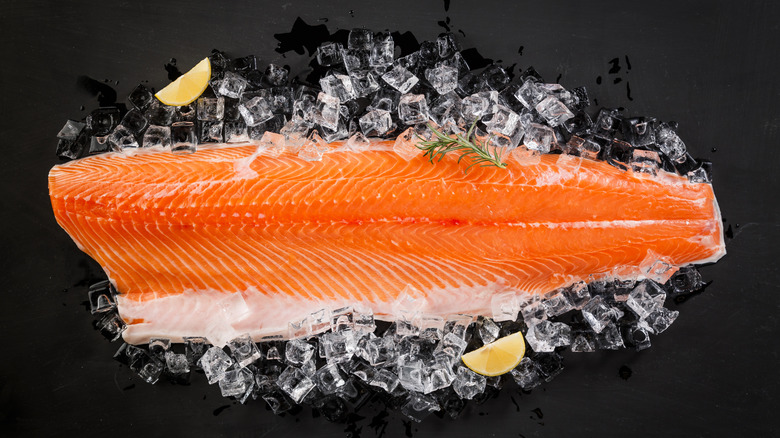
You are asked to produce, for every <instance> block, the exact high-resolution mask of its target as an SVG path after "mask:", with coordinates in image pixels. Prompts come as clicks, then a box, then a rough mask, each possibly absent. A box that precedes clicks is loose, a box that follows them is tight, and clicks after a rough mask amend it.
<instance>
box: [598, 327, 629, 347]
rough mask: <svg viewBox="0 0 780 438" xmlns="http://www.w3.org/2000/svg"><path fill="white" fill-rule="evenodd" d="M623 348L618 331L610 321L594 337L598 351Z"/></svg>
mask: <svg viewBox="0 0 780 438" xmlns="http://www.w3.org/2000/svg"><path fill="white" fill-rule="evenodd" d="M624 346H625V344H623V337H622V336H621V334H620V329H619V328H618V327H617V325H616V324H615V323H614V322H611V321H610V322H609V323H608V324H607V325H605V326H604V328H603V329H602V330H601V331H600V332H599V333H598V334H597V335H596V347H597V348H599V349H600V350H619V349H621V348H623V347H624Z"/></svg>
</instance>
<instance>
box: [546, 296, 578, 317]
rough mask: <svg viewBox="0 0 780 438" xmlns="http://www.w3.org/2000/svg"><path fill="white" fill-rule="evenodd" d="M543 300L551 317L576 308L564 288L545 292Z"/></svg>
mask: <svg viewBox="0 0 780 438" xmlns="http://www.w3.org/2000/svg"><path fill="white" fill-rule="evenodd" d="M543 302H544V308H545V313H546V314H547V316H549V317H553V316H558V315H562V314H564V313H566V312H568V311H569V310H571V309H573V308H574V307H573V306H572V304H571V303H570V302H569V299H568V298H567V297H566V294H564V293H563V290H562V289H561V290H554V291H551V292H549V293H547V294H545V296H544V301H543Z"/></svg>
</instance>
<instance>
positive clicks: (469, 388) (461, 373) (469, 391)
mask: <svg viewBox="0 0 780 438" xmlns="http://www.w3.org/2000/svg"><path fill="white" fill-rule="evenodd" d="M486 383H487V380H486V379H485V376H481V375H479V374H477V373H475V372H473V371H471V370H470V369H468V368H466V367H458V371H457V374H456V375H455V379H454V380H453V382H452V389H454V390H455V392H456V393H457V394H458V395H459V396H460V398H463V399H466V400H471V399H473V398H474V397H475V396H477V395H478V394H481V393H483V392H484V391H485V386H486Z"/></svg>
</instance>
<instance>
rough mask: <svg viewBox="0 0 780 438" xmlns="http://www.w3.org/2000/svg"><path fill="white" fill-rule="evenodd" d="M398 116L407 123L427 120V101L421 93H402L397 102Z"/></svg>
mask: <svg viewBox="0 0 780 438" xmlns="http://www.w3.org/2000/svg"><path fill="white" fill-rule="evenodd" d="M398 117H399V118H400V119H401V122H403V123H405V124H407V125H414V124H417V123H423V122H425V121H426V120H428V103H427V102H426V101H425V96H424V95H422V94H404V95H403V96H401V100H400V101H399V102H398Z"/></svg>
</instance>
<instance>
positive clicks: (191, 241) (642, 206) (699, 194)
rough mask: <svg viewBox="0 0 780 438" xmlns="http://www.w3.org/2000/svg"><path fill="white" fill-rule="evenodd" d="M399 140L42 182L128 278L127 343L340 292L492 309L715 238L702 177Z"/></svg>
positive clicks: (265, 325) (82, 241)
mask: <svg viewBox="0 0 780 438" xmlns="http://www.w3.org/2000/svg"><path fill="white" fill-rule="evenodd" d="M339 145H340V144H339V143H335V144H332V145H331V146H339ZM391 147H392V143H388V142H379V143H375V144H374V146H373V147H372V148H371V149H370V150H368V151H363V152H353V151H346V150H345V151H340V152H333V153H328V154H326V155H325V156H324V157H323V159H322V161H319V162H308V161H304V160H302V159H300V158H298V157H297V156H295V155H293V154H291V153H283V154H281V155H279V156H271V155H267V154H264V153H259V154H254V155H253V153H254V152H255V151H256V146H254V145H240V146H228V145H220V146H214V147H209V148H205V149H201V150H199V151H198V152H197V153H195V154H191V155H187V156H176V155H172V154H171V153H170V152H161V151H139V152H138V153H137V154H135V155H132V156H127V155H123V154H113V153H112V154H104V155H99V156H93V157H89V158H84V159H80V160H76V161H71V162H69V163H65V164H62V165H58V166H55V167H54V168H53V169H52V170H51V172H50V174H49V192H50V196H51V202H52V207H53V210H54V214H55V217H56V219H57V222H58V223H59V224H60V225H61V226H62V228H64V229H65V231H67V232H68V234H69V235H70V236H71V237H72V238H73V240H74V241H75V242H76V244H77V245H78V247H79V248H80V249H81V250H83V251H84V252H86V253H87V254H88V255H89V256H90V257H92V258H93V259H95V260H96V261H97V262H98V263H100V265H101V266H102V267H103V269H104V270H105V272H106V274H107V275H108V277H109V278H110V279H111V281H112V282H113V283H114V284H115V286H116V287H117V290H118V291H119V292H120V296H119V299H118V307H119V313H120V316H121V317H122V318H123V319H124V320H125V321H126V322H127V323H128V329H127V330H126V331H125V332H124V334H123V336H124V338H125V340H126V341H127V342H129V343H143V342H147V341H148V340H149V339H150V338H153V337H163V338H170V339H172V340H174V341H180V340H181V338H182V337H184V336H206V337H208V338H209V340H210V341H211V342H212V343H214V344H215V345H220V344H224V343H225V342H226V341H228V340H230V339H232V338H233V337H236V336H238V335H241V334H244V333H249V334H250V335H251V336H252V337H253V338H255V339H259V338H260V337H262V336H265V335H273V334H283V335H286V334H287V330H288V323H289V322H291V321H298V320H301V319H302V318H304V317H306V316H307V315H309V314H311V313H313V312H316V311H318V310H320V309H323V308H326V309H334V308H338V307H341V306H344V305H361V306H365V307H369V308H371V309H372V310H373V312H374V313H375V315H377V316H378V317H380V318H386V319H392V318H393V314H394V312H395V311H396V309H397V308H398V307H397V304H398V303H399V302H400V298H403V300H405V301H411V302H413V303H414V306H415V308H416V309H418V310H419V311H420V312H422V313H426V314H433V315H442V316H446V315H448V314H454V313H469V314H488V315H489V314H490V308H491V307H490V306H491V304H490V303H491V298H492V296H493V295H494V294H496V293H497V292H501V291H506V290H507V289H508V288H509V289H512V290H518V291H522V293H523V294H527V295H531V294H541V293H545V292H548V291H550V290H553V289H556V288H559V287H563V286H566V285H569V284H571V283H573V282H576V281H581V280H586V281H587V280H589V279H594V278H599V276H610V275H612V276H638V277H642V276H643V275H644V274H645V272H646V269H647V266H648V262H650V263H652V262H653V261H655V260H661V261H663V262H665V263H667V264H669V265H671V266H678V267H679V266H683V265H687V264H691V263H706V262H713V261H715V260H717V259H719V258H720V257H722V256H723V255H724V254H725V246H724V241H723V233H722V223H721V218H720V211H719V209H718V206H717V203H716V200H715V196H714V193H713V190H712V186H711V185H709V184H693V183H689V182H688V181H687V179H685V178H682V177H679V176H676V175H672V174H669V173H666V172H660V174H659V175H658V176H656V177H648V176H644V175H639V174H634V173H632V172H630V171H621V170H619V169H616V168H614V167H612V166H610V165H608V164H607V163H604V162H597V161H591V160H585V159H580V158H577V157H572V156H568V155H542V156H541V157H535V158H528V159H524V158H519V157H510V158H509V161H508V162H509V166H508V167H507V168H506V169H498V168H494V167H484V168H473V169H472V170H471V171H470V172H468V173H467V174H464V172H463V168H464V166H463V165H462V164H461V165H459V164H458V163H457V162H456V161H455V159H454V158H450V157H445V159H444V160H443V161H441V162H439V163H436V164H431V163H429V162H428V161H427V160H426V159H425V158H423V157H422V156H418V157H417V158H414V159H412V160H410V161H406V160H404V159H403V158H401V157H400V156H399V155H398V154H396V153H394V152H393V151H392V150H391Z"/></svg>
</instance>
